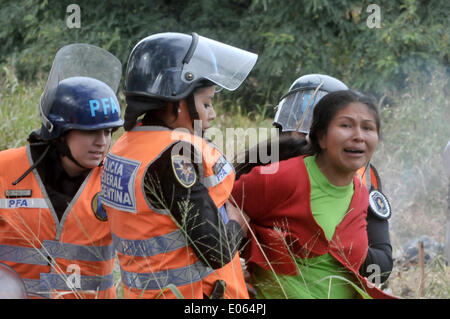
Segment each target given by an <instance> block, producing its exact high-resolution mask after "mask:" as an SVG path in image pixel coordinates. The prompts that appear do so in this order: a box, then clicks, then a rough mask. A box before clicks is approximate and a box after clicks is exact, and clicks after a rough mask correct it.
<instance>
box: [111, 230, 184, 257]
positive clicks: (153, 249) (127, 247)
mask: <svg viewBox="0 0 450 319" xmlns="http://www.w3.org/2000/svg"><path fill="white" fill-rule="evenodd" d="M112 238H113V243H114V246H115V248H116V250H117V251H118V252H119V253H121V254H123V255H128V256H136V257H150V256H155V255H158V254H162V253H166V252H169V251H174V250H177V249H180V248H183V247H186V246H187V242H186V237H185V236H184V235H183V232H182V231H181V230H176V231H174V232H171V233H169V234H166V235H162V236H156V237H152V238H149V239H145V240H131V239H123V238H120V237H119V236H117V235H115V234H114V233H112Z"/></svg>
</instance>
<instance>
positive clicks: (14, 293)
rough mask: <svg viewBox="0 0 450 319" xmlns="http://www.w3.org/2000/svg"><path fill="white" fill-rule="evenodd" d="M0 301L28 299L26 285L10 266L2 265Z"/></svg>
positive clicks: (0, 267)
mask: <svg viewBox="0 0 450 319" xmlns="http://www.w3.org/2000/svg"><path fill="white" fill-rule="evenodd" d="M0 299H28V294H27V290H26V288H25V284H24V282H23V280H22V278H21V277H20V275H19V274H18V273H17V272H16V271H15V270H14V269H13V268H11V267H10V266H8V265H6V264H3V263H0Z"/></svg>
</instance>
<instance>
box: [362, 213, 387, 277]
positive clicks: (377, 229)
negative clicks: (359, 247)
mask: <svg viewBox="0 0 450 319" xmlns="http://www.w3.org/2000/svg"><path fill="white" fill-rule="evenodd" d="M367 235H368V239H369V250H368V252H367V257H366V260H365V261H364V263H363V265H362V266H361V268H360V271H359V272H360V274H361V275H362V276H364V277H368V278H375V277H374V275H377V274H375V273H374V271H375V269H377V268H376V267H371V265H378V267H379V268H378V269H379V271H380V277H379V278H380V283H383V282H385V281H386V280H387V279H388V278H389V275H390V274H391V271H392V267H393V260H392V246H391V242H390V238H389V222H388V221H387V220H380V219H378V218H376V217H374V216H372V215H371V214H370V213H369V214H368V215H367Z"/></svg>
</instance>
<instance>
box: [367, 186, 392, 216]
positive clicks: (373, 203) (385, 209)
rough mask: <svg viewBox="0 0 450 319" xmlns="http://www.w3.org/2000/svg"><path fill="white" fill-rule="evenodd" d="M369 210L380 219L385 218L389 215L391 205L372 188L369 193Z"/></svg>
mask: <svg viewBox="0 0 450 319" xmlns="http://www.w3.org/2000/svg"><path fill="white" fill-rule="evenodd" d="M369 212H370V213H372V215H374V216H375V217H377V218H378V219H381V220H387V219H389V218H390V217H391V206H390V205H389V202H388V200H387V198H386V196H384V195H383V193H381V192H380V191H377V190H372V191H371V192H370V194H369Z"/></svg>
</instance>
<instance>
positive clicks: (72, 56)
mask: <svg viewBox="0 0 450 319" xmlns="http://www.w3.org/2000/svg"><path fill="white" fill-rule="evenodd" d="M76 76H84V77H90V78H94V79H97V80H100V81H102V82H104V83H105V84H107V85H108V86H109V87H111V89H112V90H113V91H114V92H117V89H118V87H119V84H120V78H121V76H122V64H121V63H120V61H119V60H118V59H117V58H116V57H115V56H114V55H112V54H111V53H109V52H108V51H106V50H104V49H102V48H99V47H96V46H93V45H89V44H82V43H76V44H69V45H67V46H64V47H62V48H61V49H60V50H59V51H58V52H57V53H56V56H55V59H54V61H53V65H52V68H51V70H50V74H49V77H48V80H47V84H46V86H45V90H44V93H43V94H42V96H41V101H40V105H39V113H40V115H41V119H42V123H43V124H44V125H47V124H48V121H47V115H48V114H49V112H50V108H51V106H52V104H53V100H54V97H55V94H56V88H57V87H58V84H59V83H60V82H61V81H62V80H64V79H67V78H71V77H76ZM46 123H47V124H46Z"/></svg>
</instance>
